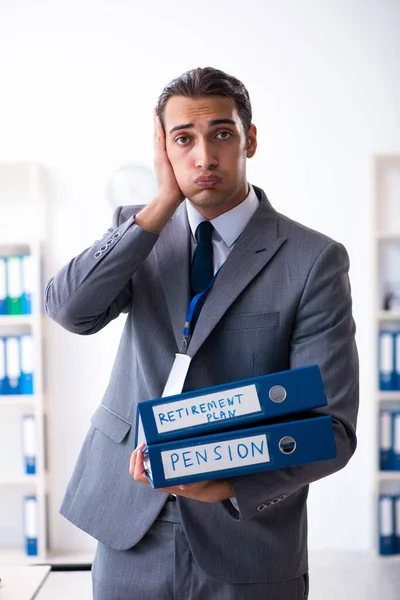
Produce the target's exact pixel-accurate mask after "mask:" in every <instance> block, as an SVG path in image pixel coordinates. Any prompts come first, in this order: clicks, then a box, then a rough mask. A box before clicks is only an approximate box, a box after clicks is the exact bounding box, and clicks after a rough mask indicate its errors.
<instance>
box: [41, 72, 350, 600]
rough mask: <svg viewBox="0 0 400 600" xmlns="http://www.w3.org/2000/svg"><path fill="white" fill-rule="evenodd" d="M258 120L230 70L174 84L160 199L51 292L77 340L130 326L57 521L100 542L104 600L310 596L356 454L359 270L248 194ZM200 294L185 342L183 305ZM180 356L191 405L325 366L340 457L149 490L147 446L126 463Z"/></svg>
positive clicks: (163, 127)
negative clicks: (240, 385)
mask: <svg viewBox="0 0 400 600" xmlns="http://www.w3.org/2000/svg"><path fill="white" fill-rule="evenodd" d="M251 118H252V115H251V106H250V100H249V96H248V93H247V90H246V88H245V87H244V86H243V84H242V83H241V82H240V81H238V80H237V79H236V78H234V77H232V76H230V75H227V74H225V73H223V72H221V71H219V70H216V69H212V68H205V69H195V70H193V71H189V72H187V73H185V74H184V75H182V76H181V77H179V78H178V79H176V80H174V81H173V82H171V83H170V84H169V85H168V86H167V87H166V88H165V89H164V91H163V93H162V94H161V96H160V99H159V102H158V107H157V110H156V113H155V137H154V143H155V170H156V174H157V179H158V194H157V197H156V198H154V200H153V201H152V202H150V203H149V204H148V205H147V206H146V207H144V208H143V207H135V206H125V207H120V208H118V209H117V210H116V211H115V213H114V218H113V225H112V227H111V228H110V229H109V230H108V232H107V233H106V234H105V236H104V237H103V239H102V240H101V241H99V242H96V243H95V244H94V245H93V246H91V247H89V248H88V249H87V250H85V251H84V252H82V253H81V254H80V255H79V256H77V257H76V258H74V259H73V260H72V261H71V262H70V263H69V264H68V265H66V266H65V267H64V268H63V269H61V271H60V272H59V273H58V274H57V275H56V276H55V277H54V278H53V279H51V280H50V281H49V283H48V285H47V288H46V307H47V312H48V314H49V315H50V317H52V318H53V319H54V320H55V321H57V322H58V323H60V324H61V325H62V326H63V327H65V328H66V329H68V330H69V331H72V332H75V333H79V334H83V335H85V334H93V333H96V332H97V331H99V330H100V329H101V328H102V327H104V326H105V325H107V323H108V322H109V321H111V320H112V319H114V318H116V317H117V316H118V315H119V314H120V313H121V312H128V316H127V320H126V324H125V328H124V331H123V334H122V339H121V343H120V347H119V350H118V353H117V357H116V360H115V364H114V368H113V371H112V374H111V379H110V382H109V385H108V387H107V390H106V392H105V394H104V397H103V400H102V402H101V404H100V406H99V408H98V409H97V410H96V412H95V413H94V415H93V417H92V420H91V428H90V430H89V432H88V435H87V437H86V440H85V442H84V445H83V448H82V451H81V454H80V456H79V459H78V461H77V465H76V468H75V471H74V473H73V476H72V479H71V482H70V484H69V487H68V490H67V492H66V495H65V498H64V501H63V505H62V508H61V512H62V514H63V515H64V516H65V517H66V518H67V519H69V520H70V521H71V522H73V523H75V524H76V525H77V526H78V527H80V528H81V529H83V530H85V531H87V532H88V533H89V534H90V535H92V536H94V537H95V538H96V539H97V540H99V544H98V548H97V552H96V556H95V560H94V564H93V569H92V576H93V590H94V597H95V598H96V599H97V600H99V599H101V600H105V599H112V600H125V599H126V600H128V599H129V600H130V599H132V598H137V599H139V600H146V599H151V600H164V599H165V600H167V599H168V600H172V599H179V600H207V599H210V600H211V599H212V600H222V599H224V600H236V599H240V600H250V599H251V600H261V599H268V600H278V599H279V600H300V599H303V598H307V596H308V565H307V516H306V500H307V494H308V486H309V484H310V483H311V482H312V481H315V480H317V479H320V478H322V477H325V476H327V475H329V474H330V473H333V472H335V471H337V470H339V469H341V468H342V467H344V466H345V465H346V463H347V462H348V460H349V459H350V457H351V456H352V454H353V452H354V450H355V447H356V436H355V427H356V417H357V410H358V358H357V350H356V346H355V341H354V334H355V326H354V321H353V318H352V308H351V306H352V304H351V294H350V285H349V280H348V268H349V261H348V256H347V253H346V251H345V249H344V247H343V246H342V245H341V244H339V243H337V242H335V241H333V240H331V239H329V238H328V237H326V236H324V235H322V234H321V233H318V232H315V231H312V230H310V229H308V228H306V227H304V226H302V225H300V224H298V223H296V222H294V221H291V220H290V219H288V218H287V217H285V216H283V215H281V214H279V213H277V212H276V211H275V210H274V209H273V208H272V206H271V205H270V203H269V201H268V200H267V197H266V195H265V193H264V192H263V191H262V190H261V189H260V188H257V187H255V186H252V185H249V184H248V182H247V177H246V161H247V159H248V158H251V157H252V156H254V154H255V152H256V146H257V131H256V128H255V126H254V125H253V124H252V120H251ZM132 200H133V202H134V198H133V199H132ZM210 223H211V225H212V226H211V225H210ZM210 261H211V262H210ZM221 266H222V268H221ZM219 269H220V270H219ZM215 273H217V277H216V279H215V281H214V282H213V283H210V279H211V278H212V276H213V274H215ZM205 288H206V289H207V290H208V291H207V292H206V294H204V295H203V304H202V306H201V305H199V306H198V308H197V314H196V315H195V317H194V319H193V320H192V323H191V331H190V335H189V336H186V337H185V339H183V335H182V332H183V329H184V325H185V321H186V318H187V317H186V314H187V309H188V306H189V303H190V300H191V298H192V296H193V295H195V294H196V293H197V292H199V291H201V290H204V289H205ZM204 298H205V300H204ZM177 353H178V354H179V353H186V354H187V355H188V356H189V357H190V358H191V362H190V366H189V369H188V372H187V374H186V376H185V375H183V376H181V379H182V381H181V383H182V384H184V390H192V389H197V388H202V387H206V386H210V385H218V384H221V383H225V382H230V381H234V380H237V379H243V378H247V377H252V376H257V375H262V374H266V373H272V372H275V371H282V370H286V369H290V368H295V367H300V366H304V365H310V364H315V363H317V364H318V365H319V366H320V369H321V373H322V377H323V381H324V385H325V390H326V394H327V398H328V403H329V409H328V410H327V411H326V412H328V413H329V414H331V415H332V418H333V423H334V430H335V438H336V446H337V458H336V459H334V460H329V461H322V462H317V463H312V464H308V465H302V466H298V467H293V468H286V469H280V470H274V471H268V472H264V473H257V474H255V475H248V476H241V477H233V478H230V479H227V480H221V481H205V482H202V483H196V484H193V485H189V486H181V487H179V486H175V487H172V488H169V489H164V490H153V489H152V488H151V487H150V486H149V485H148V482H147V479H146V477H145V474H144V469H143V459H142V453H141V448H139V449H135V451H134V452H133V453H132V450H133V444H134V434H135V432H134V426H133V424H134V423H135V407H136V403H137V402H138V401H141V400H146V399H151V398H156V397H159V396H160V395H161V394H162V391H163V389H164V386H165V383H166V381H167V379H168V377H169V375H170V372H171V370H172V369H174V368H175V367H173V365H174V364H175V366H176V363H174V361H175V355H176V354H177ZM174 372H175V371H174ZM177 372H178V370H176V373H177ZM176 373H175V376H176V377H177V376H178V375H177V374H176ZM320 412H325V411H320Z"/></svg>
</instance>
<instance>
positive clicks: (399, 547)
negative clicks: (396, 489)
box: [393, 494, 400, 554]
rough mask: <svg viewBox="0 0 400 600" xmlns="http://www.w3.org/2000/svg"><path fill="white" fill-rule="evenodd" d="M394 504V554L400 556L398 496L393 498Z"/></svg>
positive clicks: (399, 495) (399, 508) (399, 496)
mask: <svg viewBox="0 0 400 600" xmlns="http://www.w3.org/2000/svg"><path fill="white" fill-rule="evenodd" d="M393 502H394V552H395V554H400V494H396V495H395V496H394V498H393Z"/></svg>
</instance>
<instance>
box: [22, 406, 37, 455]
mask: <svg viewBox="0 0 400 600" xmlns="http://www.w3.org/2000/svg"><path fill="white" fill-rule="evenodd" d="M22 450H23V453H24V456H29V457H31V456H36V421H35V417H34V415H24V416H23V418H22Z"/></svg>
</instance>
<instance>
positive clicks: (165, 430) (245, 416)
mask: <svg viewBox="0 0 400 600" xmlns="http://www.w3.org/2000/svg"><path fill="white" fill-rule="evenodd" d="M326 405H327V399H326V395H325V390H324V385H323V382H322V378H321V373H320V369H319V367H318V365H311V366H306V367H299V368H297V369H291V370H288V371H281V372H278V373H271V374H268V375H263V376H260V377H253V378H250V379H242V380H239V381H234V382H231V383H227V384H224V385H218V386H213V387H207V388H203V389H200V390H194V391H190V392H184V393H182V394H178V395H176V396H169V397H164V398H156V399H154V400H146V401H143V402H139V403H138V407H137V415H136V419H137V420H136V445H138V444H139V443H141V442H145V443H147V444H154V443H159V442H161V441H164V440H173V439H181V438H188V437H191V436H194V435H196V436H197V435H200V434H211V433H213V432H215V431H221V430H227V429H229V428H233V427H246V426H247V425H248V424H249V423H254V422H257V421H263V420H265V419H270V420H273V419H277V418H282V417H284V416H286V415H290V414H296V413H304V412H305V411H309V410H311V409H315V408H320V407H323V406H326Z"/></svg>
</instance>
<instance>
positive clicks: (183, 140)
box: [175, 135, 190, 146]
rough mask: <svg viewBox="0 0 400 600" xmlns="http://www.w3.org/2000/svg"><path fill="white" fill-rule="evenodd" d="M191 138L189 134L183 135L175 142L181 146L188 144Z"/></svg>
mask: <svg viewBox="0 0 400 600" xmlns="http://www.w3.org/2000/svg"><path fill="white" fill-rule="evenodd" d="M189 140H190V138H189V137H188V136H187V135H181V136H180V137H178V138H176V140H175V142H176V143H177V144H178V145H179V146H186V144H188V143H189Z"/></svg>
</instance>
